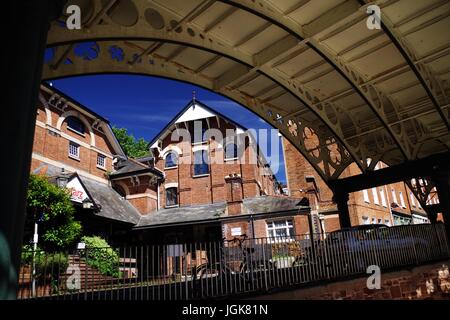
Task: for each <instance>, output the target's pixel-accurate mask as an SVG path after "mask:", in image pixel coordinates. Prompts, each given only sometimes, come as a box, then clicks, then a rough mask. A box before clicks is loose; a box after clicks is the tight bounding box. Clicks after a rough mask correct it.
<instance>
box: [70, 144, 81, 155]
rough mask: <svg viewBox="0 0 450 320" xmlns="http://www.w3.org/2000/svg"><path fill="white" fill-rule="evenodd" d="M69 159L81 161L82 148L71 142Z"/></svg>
mask: <svg viewBox="0 0 450 320" xmlns="http://www.w3.org/2000/svg"><path fill="white" fill-rule="evenodd" d="M69 157H71V158H75V159H80V146H79V145H78V144H76V143H75V142H72V141H71V142H69Z"/></svg>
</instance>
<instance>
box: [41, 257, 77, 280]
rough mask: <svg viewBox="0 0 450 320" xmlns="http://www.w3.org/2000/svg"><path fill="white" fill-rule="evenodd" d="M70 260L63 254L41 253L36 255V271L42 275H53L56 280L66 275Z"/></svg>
mask: <svg viewBox="0 0 450 320" xmlns="http://www.w3.org/2000/svg"><path fill="white" fill-rule="evenodd" d="M68 266H69V258H68V257H67V255H66V254H64V253H62V252H53V253H41V254H38V255H36V269H37V270H38V273H40V274H51V275H52V277H53V278H54V279H55V278H57V277H58V276H59V275H60V274H62V273H65V272H66V270H67V267H68Z"/></svg>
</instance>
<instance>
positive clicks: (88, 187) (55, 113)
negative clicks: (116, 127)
mask: <svg viewBox="0 0 450 320" xmlns="http://www.w3.org/2000/svg"><path fill="white" fill-rule="evenodd" d="M39 101H40V103H39V106H38V114H37V119H36V130H35V136H34V145H33V154H32V164H31V168H30V170H31V172H32V173H35V174H45V175H47V176H49V177H50V179H51V181H54V183H57V184H59V185H61V186H66V187H68V188H69V189H70V190H71V192H72V201H73V202H74V203H75V205H76V207H77V218H78V219H80V220H81V221H82V223H83V227H84V231H85V233H92V234H99V235H102V236H103V237H105V238H108V239H109V241H110V242H112V243H115V244H125V243H127V244H142V243H149V242H172V243H180V242H188V241H203V240H218V239H222V238H223V237H225V238H232V237H235V236H238V235H243V234H246V235H248V236H249V237H252V236H253V237H267V236H291V235H294V234H303V233H307V232H309V224H308V214H309V208H308V207H307V206H301V205H300V203H299V201H300V198H296V197H286V196H284V195H282V192H281V187H280V185H279V183H278V182H277V181H276V178H275V177H274V175H273V173H272V171H271V169H270V167H269V165H268V164H267V163H266V160H265V158H264V155H263V154H262V153H261V152H260V150H259V148H258V145H257V144H256V141H255V139H254V138H253V136H251V135H249V134H247V131H246V129H245V128H244V127H242V126H240V125H239V124H237V123H235V122H234V121H233V120H231V119H229V118H227V117H225V116H224V115H222V114H220V113H218V112H216V111H214V110H213V109H211V108H209V107H208V106H206V105H204V104H202V103H201V102H199V101H196V100H195V99H193V100H192V101H190V102H189V103H188V104H187V105H186V107H185V108H183V109H182V110H181V111H180V112H179V113H178V114H177V115H176V116H175V117H174V119H173V120H172V121H171V122H169V123H168V124H167V126H166V127H165V128H164V129H163V130H162V131H161V132H160V133H159V134H158V135H157V136H156V137H155V138H154V139H153V141H152V142H151V144H150V151H151V154H150V156H148V157H143V158H139V159H131V158H128V157H126V155H125V154H124V152H123V150H122V149H121V147H120V145H119V143H118V141H117V140H116V138H115V136H114V134H113V132H112V130H111V127H110V125H109V122H108V120H106V119H105V118H103V117H102V116H100V115H98V114H96V113H95V112H93V111H91V110H89V109H88V108H87V107H85V106H83V105H82V104H80V103H78V102H76V101H75V100H73V99H71V98H70V97H68V96H66V95H65V94H63V93H62V92H60V91H58V90H56V89H55V88H53V87H51V86H48V85H46V84H43V85H42V86H41V90H40V96H39Z"/></svg>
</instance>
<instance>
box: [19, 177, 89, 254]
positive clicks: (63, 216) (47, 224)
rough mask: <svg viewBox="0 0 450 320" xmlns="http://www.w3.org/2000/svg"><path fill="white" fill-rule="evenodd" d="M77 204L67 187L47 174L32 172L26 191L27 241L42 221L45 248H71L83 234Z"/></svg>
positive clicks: (41, 229)
mask: <svg viewBox="0 0 450 320" xmlns="http://www.w3.org/2000/svg"><path fill="white" fill-rule="evenodd" d="M74 214H75V208H74V206H73V203H72V201H71V200H70V193H69V191H68V190H67V189H62V188H59V187H58V186H56V185H54V184H52V183H50V181H49V180H48V178H47V177H44V176H38V175H33V174H31V175H30V179H29V182H28V193H27V219H26V227H25V230H26V232H25V234H24V236H25V238H24V241H25V242H26V241H28V239H29V238H31V237H32V236H33V233H32V232H33V229H34V223H35V222H36V221H38V224H39V244H40V245H41V246H42V248H43V249H44V250H46V251H60V250H66V249H68V248H69V247H70V246H71V245H72V244H74V243H75V241H76V240H77V239H78V238H79V236H80V235H81V231H82V227H81V224H80V222H79V221H76V220H75V218H74Z"/></svg>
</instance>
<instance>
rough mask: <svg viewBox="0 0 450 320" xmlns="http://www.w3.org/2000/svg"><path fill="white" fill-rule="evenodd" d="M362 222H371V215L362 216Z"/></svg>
mask: <svg viewBox="0 0 450 320" xmlns="http://www.w3.org/2000/svg"><path fill="white" fill-rule="evenodd" d="M362 224H370V219H369V217H365V216H364V217H362Z"/></svg>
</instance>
